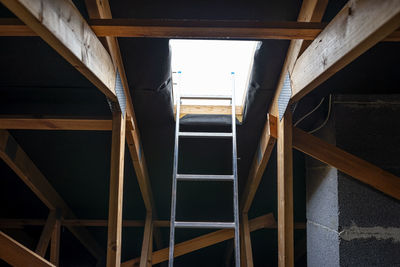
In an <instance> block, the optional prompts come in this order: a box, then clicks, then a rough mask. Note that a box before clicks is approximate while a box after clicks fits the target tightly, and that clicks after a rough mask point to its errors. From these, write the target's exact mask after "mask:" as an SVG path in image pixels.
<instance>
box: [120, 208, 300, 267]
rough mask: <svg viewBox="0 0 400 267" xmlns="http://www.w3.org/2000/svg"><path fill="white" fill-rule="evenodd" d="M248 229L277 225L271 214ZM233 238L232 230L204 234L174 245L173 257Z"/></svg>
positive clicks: (163, 254) (162, 253)
mask: <svg viewBox="0 0 400 267" xmlns="http://www.w3.org/2000/svg"><path fill="white" fill-rule="evenodd" d="M294 227H295V229H305V227H306V225H305V223H296V224H295V226H294ZM249 228H250V232H253V231H256V230H259V229H276V228H277V223H276V221H275V219H274V216H273V215H272V213H269V214H266V215H263V216H260V217H257V218H254V219H252V220H249ZM233 237H234V230H232V229H223V230H218V231H215V232H212V233H209V234H205V235H202V236H199V237H196V238H193V239H190V240H188V241H185V242H182V243H179V244H176V245H175V249H174V251H175V253H174V256H175V257H178V256H182V255H184V254H187V253H190V252H193V251H196V250H199V249H202V248H205V247H208V246H211V245H214V244H217V243H220V242H223V241H225V240H229V239H232V238H233ZM168 251H169V248H164V249H161V250H158V251H155V252H153V255H152V263H153V264H157V263H160V262H163V261H167V260H168ZM139 262H140V258H135V259H132V260H129V261H126V262H123V263H122V264H121V266H123V267H128V266H137V265H138V264H139Z"/></svg>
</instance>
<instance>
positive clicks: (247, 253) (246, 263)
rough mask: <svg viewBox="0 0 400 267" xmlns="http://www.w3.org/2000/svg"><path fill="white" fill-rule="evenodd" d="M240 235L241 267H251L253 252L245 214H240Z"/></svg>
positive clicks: (247, 219)
mask: <svg viewBox="0 0 400 267" xmlns="http://www.w3.org/2000/svg"><path fill="white" fill-rule="evenodd" d="M241 229H242V231H241V234H242V237H241V239H242V244H241V246H242V248H243V249H242V250H241V251H242V253H241V255H242V264H241V265H242V266H243V267H253V250H252V248H251V237H250V226H249V218H248V216H247V213H244V214H242V224H241Z"/></svg>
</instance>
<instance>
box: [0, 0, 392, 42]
mask: <svg viewBox="0 0 400 267" xmlns="http://www.w3.org/2000/svg"><path fill="white" fill-rule="evenodd" d="M314 1H316V0H314ZM85 2H86V6H87V7H88V8H87V9H88V13H89V17H90V18H93V19H91V20H90V21H89V25H90V26H91V28H92V30H93V31H94V33H95V34H96V35H97V36H98V37H106V36H112V37H153V38H155V37H156V38H157V37H158V38H213V39H227V38H229V39H250V40H262V39H283V40H293V39H303V40H307V41H312V40H314V39H315V38H316V37H317V36H318V34H320V33H321V31H322V30H323V29H324V27H325V26H326V24H325V23H317V22H319V21H321V18H322V17H320V18H319V17H318V16H319V15H321V14H322V15H323V12H319V13H318V12H315V14H314V16H313V17H312V18H310V22H311V23H309V22H307V21H298V22H295V21H282V22H279V21H278V22H261V21H220V20H206V21H204V20H201V21H198V20H194V21H190V20H158V19H102V18H101V16H100V14H99V13H98V12H97V10H94V8H93V7H92V6H91V5H92V2H93V3H94V2H97V3H100V4H102V2H103V1H95V0H89V1H85ZM324 2H325V3H326V2H328V1H327V0H323V1H318V4H319V5H320V6H318V7H316V10H317V11H321V10H323V11H324V10H325V7H323V6H322V5H321V4H324ZM102 5H103V6H104V4H102ZM89 6H90V7H89ZM0 36H37V34H36V33H35V32H34V31H32V30H31V29H30V28H29V27H28V26H26V25H25V24H24V23H23V22H22V21H20V20H18V19H0ZM383 41H389V42H398V41H400V31H399V30H396V31H395V32H393V34H390V35H389V36H388V37H387V38H385V39H384V40H383ZM105 46H107V45H105Z"/></svg>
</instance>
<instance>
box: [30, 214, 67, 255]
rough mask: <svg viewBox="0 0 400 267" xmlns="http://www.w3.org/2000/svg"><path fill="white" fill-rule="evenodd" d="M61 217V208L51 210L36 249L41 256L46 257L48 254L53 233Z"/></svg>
mask: <svg viewBox="0 0 400 267" xmlns="http://www.w3.org/2000/svg"><path fill="white" fill-rule="evenodd" d="M60 217H61V211H60V210H58V209H56V210H52V211H50V213H49V216H48V217H47V221H46V224H45V225H44V228H43V231H42V234H41V235H40V238H39V242H38V244H37V246H36V250H35V252H36V253H37V254H38V255H39V256H41V257H44V256H45V255H46V251H47V247H48V246H49V242H50V239H51V237H52V235H53V232H54V229H55V226H56V223H57V220H60Z"/></svg>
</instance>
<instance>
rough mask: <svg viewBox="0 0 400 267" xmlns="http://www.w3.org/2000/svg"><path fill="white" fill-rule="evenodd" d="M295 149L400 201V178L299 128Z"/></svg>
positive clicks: (294, 129)
mask: <svg viewBox="0 0 400 267" xmlns="http://www.w3.org/2000/svg"><path fill="white" fill-rule="evenodd" d="M293 148H295V149H297V150H299V151H301V152H303V153H305V154H307V155H309V156H311V157H313V158H315V159H317V160H320V161H322V162H324V163H326V164H328V165H331V166H332V167H335V168H337V169H338V170H340V171H342V172H344V173H346V174H347V175H350V176H351V177H353V178H355V179H357V180H359V181H361V182H363V183H365V184H367V185H370V186H372V187H374V188H375V189H378V190H379V191H381V192H383V193H385V194H387V195H389V196H391V197H393V198H395V199H399V200H400V177H397V176H395V175H393V174H391V173H389V172H387V171H385V170H382V169H381V168H379V167H377V166H375V165H373V164H371V163H369V162H367V161H365V160H362V159H360V158H358V157H356V156H354V155H352V154H350V153H348V152H346V151H343V150H341V149H340V148H337V147H336V146H334V145H332V144H329V143H328V142H325V141H323V140H321V139H319V138H317V137H315V136H313V135H311V134H309V133H306V132H304V131H302V130H300V129H298V128H293Z"/></svg>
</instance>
